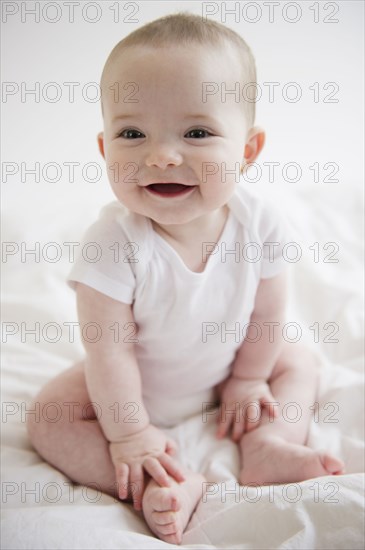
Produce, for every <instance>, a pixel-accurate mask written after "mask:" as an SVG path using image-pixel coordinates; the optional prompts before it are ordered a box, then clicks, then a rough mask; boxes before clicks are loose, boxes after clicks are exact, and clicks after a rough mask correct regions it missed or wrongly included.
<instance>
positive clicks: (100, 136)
mask: <svg viewBox="0 0 365 550" xmlns="http://www.w3.org/2000/svg"><path fill="white" fill-rule="evenodd" d="M98 146H99V151H100V153H101V155H102V157H103V158H105V154H104V133H103V132H99V133H98Z"/></svg>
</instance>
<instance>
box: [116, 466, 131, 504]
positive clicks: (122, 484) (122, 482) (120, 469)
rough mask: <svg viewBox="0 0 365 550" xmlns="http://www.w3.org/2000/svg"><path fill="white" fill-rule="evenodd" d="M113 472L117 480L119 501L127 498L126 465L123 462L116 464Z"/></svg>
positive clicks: (127, 471) (127, 473) (127, 470)
mask: <svg viewBox="0 0 365 550" xmlns="http://www.w3.org/2000/svg"><path fill="white" fill-rule="evenodd" d="M115 472H116V478H117V487H118V495H119V498H120V499H121V500H124V499H126V498H128V477H129V466H128V464H126V463H125V462H122V463H121V464H118V465H117V466H116V468H115Z"/></svg>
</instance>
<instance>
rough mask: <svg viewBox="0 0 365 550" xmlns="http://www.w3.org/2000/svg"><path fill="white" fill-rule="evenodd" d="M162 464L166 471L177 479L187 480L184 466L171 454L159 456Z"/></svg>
mask: <svg viewBox="0 0 365 550" xmlns="http://www.w3.org/2000/svg"><path fill="white" fill-rule="evenodd" d="M158 460H159V461H160V464H161V465H162V466H163V467H164V468H165V471H166V472H167V473H168V474H169V475H170V476H171V477H173V478H174V479H175V480H176V481H185V479H186V478H185V476H184V473H183V469H182V467H181V466H180V465H179V464H178V462H176V460H174V459H173V458H171V456H169V455H168V454H163V455H161V456H159V457H158Z"/></svg>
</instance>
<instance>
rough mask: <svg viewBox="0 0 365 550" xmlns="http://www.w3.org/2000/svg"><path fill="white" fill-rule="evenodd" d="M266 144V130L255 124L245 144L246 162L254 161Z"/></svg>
mask: <svg viewBox="0 0 365 550" xmlns="http://www.w3.org/2000/svg"><path fill="white" fill-rule="evenodd" d="M264 144H265V132H264V131H263V129H262V128H259V127H258V126H254V127H253V128H251V130H250V131H249V133H248V136H247V140H246V145H245V152H244V157H245V163H246V164H250V163H251V162H254V161H255V160H256V159H257V157H258V156H259V154H260V153H261V151H262V148H263V146H264Z"/></svg>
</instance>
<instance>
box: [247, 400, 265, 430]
mask: <svg viewBox="0 0 365 550" xmlns="http://www.w3.org/2000/svg"><path fill="white" fill-rule="evenodd" d="M245 420H246V423H245V424H246V426H245V428H246V430H245V431H246V432H252V430H254V429H255V428H257V426H258V425H259V423H260V420H261V405H260V403H258V402H255V401H251V402H250V403H248V405H247V407H246V411H245Z"/></svg>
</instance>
